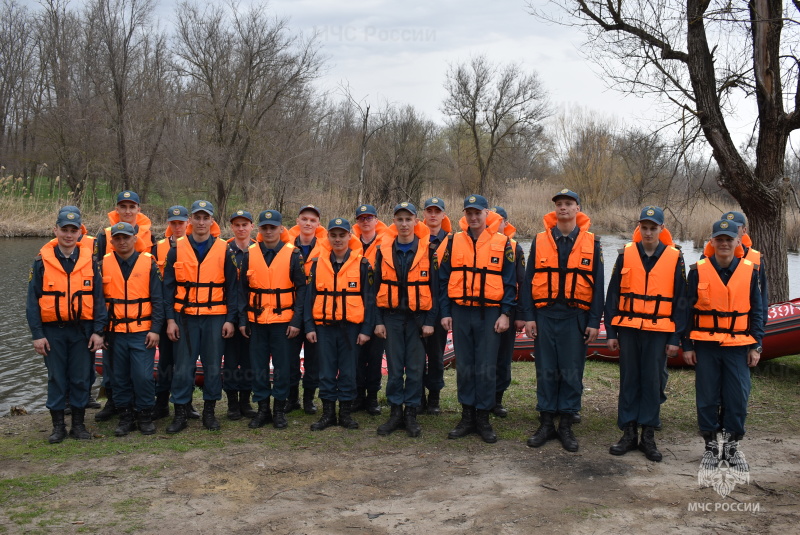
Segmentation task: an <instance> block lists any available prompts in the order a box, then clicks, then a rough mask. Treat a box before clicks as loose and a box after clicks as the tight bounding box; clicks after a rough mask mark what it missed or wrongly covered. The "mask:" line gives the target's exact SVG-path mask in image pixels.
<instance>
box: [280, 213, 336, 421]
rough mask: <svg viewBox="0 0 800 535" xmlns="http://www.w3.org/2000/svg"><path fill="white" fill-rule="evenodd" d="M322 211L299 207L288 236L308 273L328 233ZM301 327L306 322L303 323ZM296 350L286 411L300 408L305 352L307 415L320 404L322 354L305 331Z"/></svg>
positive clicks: (296, 342)
mask: <svg viewBox="0 0 800 535" xmlns="http://www.w3.org/2000/svg"><path fill="white" fill-rule="evenodd" d="M321 216H322V214H321V213H320V211H319V208H317V207H316V206H314V205H313V204H306V205H305V206H303V207H301V208H300V211H299V212H298V214H297V219H296V220H295V226H293V227H292V228H290V229H289V237H290V238H291V240H292V243H293V244H294V246H295V247H297V248H298V249H300V253H301V254H302V256H303V261H304V263H305V270H306V275H308V273H309V271H310V270H311V259H312V258H316V257H317V256H319V255H318V254H317V253H316V245H317V240H318V239H320V238H324V237H325V236H326V235H327V232H326V231H325V228H324V227H322V226H320V224H319V221H320V217H321ZM300 328H301V329H302V328H303V325H302V324H301V327H300ZM292 340H293V341H294V342H295V343H294V351H293V353H292V358H291V362H290V364H291V375H290V381H291V386H290V387H289V399H288V401H287V407H286V412H292V411H295V410H298V409H299V408H300V403H299V401H298V400H299V398H300V388H299V386H300V351H301V350H302V352H303V411H304V412H305V413H306V414H316V413H317V406H316V405H315V404H314V393H315V392H316V390H317V388H319V356H318V355H317V345H316V344H312V343H311V342H309V341H308V340H306V333H305V331H302V330H301V332H300V334H299V335H298V336H297V337H296V338H293V339H292Z"/></svg>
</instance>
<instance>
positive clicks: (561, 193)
mask: <svg viewBox="0 0 800 535" xmlns="http://www.w3.org/2000/svg"><path fill="white" fill-rule="evenodd" d="M559 197H569V198H570V199H573V200H574V201H575V202H576V203H578V204H580V203H581V198H580V197H579V196H578V194H577V193H575V192H574V191H572V190H570V189H567V188H564V189H562V190H561V191H559V192H558V193H556V194H555V195H553V199H552V200H553V202H556V199H558V198H559Z"/></svg>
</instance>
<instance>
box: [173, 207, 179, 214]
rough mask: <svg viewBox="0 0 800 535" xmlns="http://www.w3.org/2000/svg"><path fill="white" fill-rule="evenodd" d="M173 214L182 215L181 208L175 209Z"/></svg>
mask: <svg viewBox="0 0 800 535" xmlns="http://www.w3.org/2000/svg"><path fill="white" fill-rule="evenodd" d="M172 213H173V214H174V215H180V214H181V210H180V208H175V209H174V210H173V211H172Z"/></svg>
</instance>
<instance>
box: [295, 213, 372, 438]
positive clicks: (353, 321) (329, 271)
mask: <svg viewBox="0 0 800 535" xmlns="http://www.w3.org/2000/svg"><path fill="white" fill-rule="evenodd" d="M350 229H351V227H350V222H349V221H347V220H346V219H343V218H336V219H331V220H330V222H329V223H328V237H327V238H326V239H324V240H319V241H318V243H317V245H318V246H319V247H320V254H319V256H318V257H317V258H314V259H313V260H312V266H311V272H310V274H309V278H308V288H307V290H306V302H305V306H304V309H303V316H304V321H305V331H306V340H308V341H309V342H311V343H316V344H318V346H317V351H318V352H319V397H320V399H322V416H321V417H320V419H319V420H318V421H317V422H315V423H313V424H312V425H311V430H312V431H320V430H322V429H325V428H327V427H330V426H332V425H336V423H337V420H336V401H337V400H338V401H339V420H338V423H339V425H341V426H342V427H344V428H346V429H358V422H356V421H355V420H354V419H353V417H352V414H351V413H352V404H353V400H354V399H355V398H356V363H357V362H358V352H359V349H360V348H361V347H362V346H363V345H364V344H366V343H367V342H368V341H369V339H370V335H371V334H372V331H373V328H374V326H375V293H374V283H375V281H374V275H373V273H372V267H371V266H370V264H369V260H367V259H366V258H364V257H363V256H362V255H361V242H360V241H359V240H358V239H356V238H355V237H353V235H352V234H351V233H350Z"/></svg>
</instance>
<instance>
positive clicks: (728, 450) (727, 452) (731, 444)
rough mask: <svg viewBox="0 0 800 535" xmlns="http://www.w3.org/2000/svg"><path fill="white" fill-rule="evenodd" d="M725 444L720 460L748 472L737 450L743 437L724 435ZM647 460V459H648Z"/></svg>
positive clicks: (745, 461)
mask: <svg viewBox="0 0 800 535" xmlns="http://www.w3.org/2000/svg"><path fill="white" fill-rule="evenodd" d="M723 436H724V437H725V444H723V446H722V458H723V459H724V460H725V461H727V462H728V466H730V467H731V468H736V469H738V470H741V471H742V472H750V465H749V464H747V460H746V459H745V458H744V454H743V453H742V452H741V450H739V440H741V439H742V438H743V437H742V436H741V435H731V434H730V433H725V434H724V435H723ZM648 458H649V457H648Z"/></svg>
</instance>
